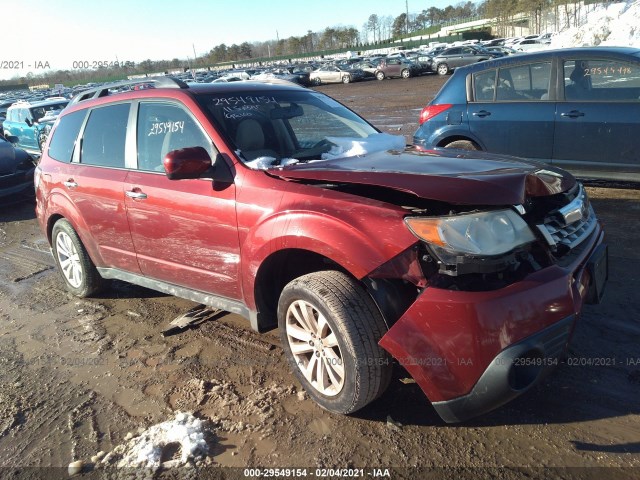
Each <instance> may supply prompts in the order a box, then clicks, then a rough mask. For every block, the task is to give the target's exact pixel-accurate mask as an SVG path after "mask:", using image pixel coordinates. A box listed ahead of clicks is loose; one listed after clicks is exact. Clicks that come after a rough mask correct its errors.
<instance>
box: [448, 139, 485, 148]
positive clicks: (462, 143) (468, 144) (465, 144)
mask: <svg viewBox="0 0 640 480" xmlns="http://www.w3.org/2000/svg"><path fill="white" fill-rule="evenodd" d="M445 148H457V149H458V150H480V149H479V148H478V146H477V145H476V144H475V143H473V142H472V141H470V140H456V141H454V142H451V143H448V144H447V145H445Z"/></svg>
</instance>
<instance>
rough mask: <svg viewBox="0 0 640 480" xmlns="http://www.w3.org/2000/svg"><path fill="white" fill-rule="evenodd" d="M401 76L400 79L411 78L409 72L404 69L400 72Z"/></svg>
mask: <svg viewBox="0 0 640 480" xmlns="http://www.w3.org/2000/svg"><path fill="white" fill-rule="evenodd" d="M401 75H402V78H409V77H410V76H411V72H410V71H409V70H408V69H406V68H405V69H404V70H402V73H401Z"/></svg>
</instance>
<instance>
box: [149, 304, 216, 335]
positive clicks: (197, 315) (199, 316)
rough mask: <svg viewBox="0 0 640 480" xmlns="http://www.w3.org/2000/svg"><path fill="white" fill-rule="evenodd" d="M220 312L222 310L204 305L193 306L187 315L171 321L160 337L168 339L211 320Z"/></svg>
mask: <svg viewBox="0 0 640 480" xmlns="http://www.w3.org/2000/svg"><path fill="white" fill-rule="evenodd" d="M220 312H222V310H220V309H217V308H213V307H208V306H206V305H198V306H195V307H193V308H192V309H191V310H189V311H188V312H187V313H185V314H183V315H180V316H179V317H177V318H175V319H173V320H172V321H171V322H170V323H169V325H167V326H166V327H165V328H164V329H163V330H162V332H161V333H162V336H163V337H169V336H171V335H176V334H177V333H180V332H183V331H184V330H186V329H187V328H192V327H195V326H198V325H200V324H201V323H204V322H206V321H207V320H212V319H213V317H215V316H217V315H218V314H219V313H220Z"/></svg>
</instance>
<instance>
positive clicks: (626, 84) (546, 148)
mask: <svg viewBox="0 0 640 480" xmlns="http://www.w3.org/2000/svg"><path fill="white" fill-rule="evenodd" d="M414 143H415V145H418V146H420V147H426V148H432V147H453V148H463V149H467V150H484V151H488V152H496V153H505V154H509V155H517V156H520V157H526V158H532V159H536V160H541V161H544V162H547V163H549V164H551V165H556V166H560V167H562V168H566V169H567V170H570V171H571V172H573V173H575V174H577V175H579V176H582V177H590V178H607V179H619V180H633V181H636V182H638V181H640V49H637V48H622V47H597V48H575V49H562V50H548V51H544V52H537V53H530V54H519V55H516V56H510V57H507V58H502V59H498V60H491V61H486V62H482V63H480V64H477V65H471V66H468V67H464V68H460V69H459V70H456V72H455V73H454V74H453V76H452V77H451V78H450V79H449V81H447V83H446V84H445V85H444V86H443V87H442V88H441V90H440V92H438V94H437V95H436V97H435V98H434V99H433V100H432V101H431V102H430V103H429V105H428V106H427V107H425V108H424V109H423V111H422V113H421V115H420V127H419V128H418V130H417V131H416V132H415V134H414Z"/></svg>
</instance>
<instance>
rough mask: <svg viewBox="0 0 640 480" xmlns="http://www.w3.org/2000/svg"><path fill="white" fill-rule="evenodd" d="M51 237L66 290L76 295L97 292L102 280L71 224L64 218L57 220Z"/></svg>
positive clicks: (88, 294) (82, 295) (81, 295)
mask: <svg viewBox="0 0 640 480" xmlns="http://www.w3.org/2000/svg"><path fill="white" fill-rule="evenodd" d="M51 237H52V249H53V258H54V259H55V261H56V264H57V265H58V271H59V272H60V275H61V276H62V279H63V280H64V283H65V286H66V288H67V290H68V291H70V292H71V293H73V294H74V295H76V296H78V297H89V296H91V295H93V294H94V293H96V292H98V291H99V290H100V288H102V286H103V283H104V280H103V279H102V277H101V276H100V274H99V273H98V270H96V267H95V265H94V264H93V262H92V261H91V258H90V257H89V254H88V253H87V250H86V249H85V248H84V245H83V244H82V242H81V241H80V237H78V234H77V233H76V231H75V230H74V229H73V227H72V226H71V224H70V223H69V222H68V221H67V220H65V219H64V218H62V219H60V220H58V221H57V222H56V224H55V225H54V226H53V231H52V233H51Z"/></svg>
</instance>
